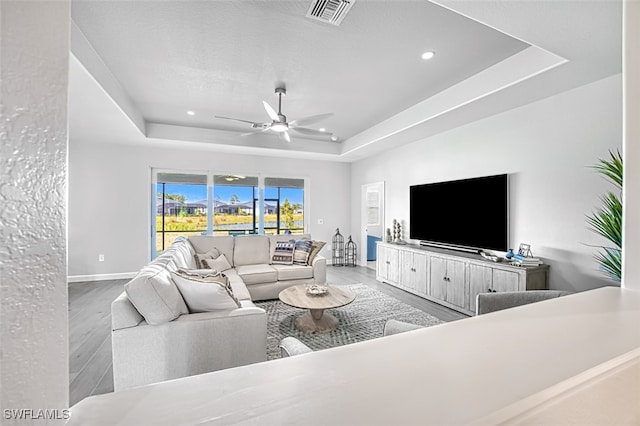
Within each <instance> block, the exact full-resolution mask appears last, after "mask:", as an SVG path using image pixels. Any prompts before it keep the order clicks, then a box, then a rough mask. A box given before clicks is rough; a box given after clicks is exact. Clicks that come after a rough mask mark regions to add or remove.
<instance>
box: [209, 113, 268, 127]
mask: <svg viewBox="0 0 640 426" xmlns="http://www.w3.org/2000/svg"><path fill="white" fill-rule="evenodd" d="M214 117H215V118H222V119H224V120H234V121H241V122H242V123H249V124H255V125H260V124H262V123H256V122H255V121H249V120H243V119H241V118H232V117H221V116H219V115H214Z"/></svg>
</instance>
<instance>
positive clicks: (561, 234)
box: [351, 75, 622, 291]
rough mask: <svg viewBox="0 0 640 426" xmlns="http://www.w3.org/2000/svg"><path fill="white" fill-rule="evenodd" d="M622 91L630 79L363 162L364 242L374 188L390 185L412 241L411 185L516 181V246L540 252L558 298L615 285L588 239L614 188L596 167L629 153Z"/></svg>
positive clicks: (391, 208) (390, 199)
mask: <svg viewBox="0 0 640 426" xmlns="http://www.w3.org/2000/svg"><path fill="white" fill-rule="evenodd" d="M621 84H622V83H621V76H620V75H617V76H613V77H609V78H606V79H604V80H601V81H598V82H595V83H592V84H589V85H586V86H583V87H580V88H577V89H574V90H571V91H569V92H565V93H562V94H559V95H556V96H553V97H551V98H547V99H544V100H541V101H538V102H535V103H533V104H529V105H526V106H524V107H521V108H517V109H514V110H511V111H508V112H505V113H502V114H499V115H496V116H493V117H489V118H486V119H483V120H480V121H477V122H475V123H471V124H468V125H466V126H462V127H459V128H457V129H454V130H451V131H448V132H446V133H442V134H439V135H436V136H433V137H430V138H427V139H424V140H421V141H418V142H414V143H412V144H409V145H405V146H402V147H399V148H398V149H395V150H393V151H391V152H386V153H384V154H382V155H378V156H375V157H372V158H367V159H364V160H361V161H359V162H357V163H354V164H353V167H352V180H351V192H352V202H351V207H352V215H351V220H352V229H353V230H354V233H359V229H360V223H359V222H360V210H359V209H360V205H359V203H360V197H359V196H358V195H359V194H360V187H361V185H362V184H364V183H369V182H378V181H385V182H386V189H387V194H386V208H387V211H386V222H387V225H386V226H387V227H389V226H390V224H391V222H392V220H393V219H394V218H395V219H398V220H400V221H402V223H403V225H405V230H406V232H405V233H404V234H405V235H407V236H408V235H409V228H408V220H409V186H410V185H414V184H422V183H429V182H436V181H444V180H451V179H461V178H467V177H475V176H483V175H492V174H499V173H509V174H510V175H511V181H510V184H511V192H510V197H511V224H510V225H511V228H510V233H511V242H510V245H511V246H513V247H516V248H517V246H518V244H519V243H521V242H525V243H529V244H531V248H532V251H533V253H534V255H536V256H540V257H542V258H544V259H545V261H546V263H548V264H549V265H550V266H551V269H550V271H551V277H550V287H551V288H553V289H563V290H571V291H580V290H586V289H590V288H595V287H599V286H602V285H614V283H612V282H610V281H607V280H606V279H604V278H603V276H602V275H601V274H600V272H599V271H598V265H597V263H596V262H595V261H594V260H593V258H592V255H593V252H594V249H593V248H591V247H589V246H588V244H600V243H604V241H602V240H601V239H600V238H599V237H597V236H596V235H595V234H594V233H592V232H590V231H588V230H587V226H586V222H585V215H586V214H588V213H590V212H591V211H592V210H593V209H594V208H595V207H596V206H597V205H598V204H599V197H600V195H601V194H602V193H603V192H604V191H606V190H607V189H608V188H609V186H608V184H607V183H606V181H604V179H602V178H601V177H600V176H599V175H598V174H596V173H595V172H594V171H592V170H591V169H590V167H589V166H590V165H593V164H594V163H596V162H597V160H598V159H599V158H604V157H606V156H607V155H608V150H609V149H612V150H615V149H621V140H622V134H621V117H622V97H621V96H622V95H621ZM432 207H433V208H439V207H438V206H432ZM481 212H482V206H479V209H478V213H479V214H481ZM358 238H359V237H358ZM358 241H359V239H358Z"/></svg>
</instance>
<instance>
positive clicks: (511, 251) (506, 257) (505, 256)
mask: <svg viewBox="0 0 640 426" xmlns="http://www.w3.org/2000/svg"><path fill="white" fill-rule="evenodd" d="M512 257H513V249H509V251H508V252H507V254H505V255H504V258H505V259H511V258H512Z"/></svg>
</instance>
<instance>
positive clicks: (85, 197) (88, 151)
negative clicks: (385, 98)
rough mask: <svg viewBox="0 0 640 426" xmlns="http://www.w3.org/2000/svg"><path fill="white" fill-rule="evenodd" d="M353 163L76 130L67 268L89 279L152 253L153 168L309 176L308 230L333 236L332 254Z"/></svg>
mask: <svg viewBox="0 0 640 426" xmlns="http://www.w3.org/2000/svg"><path fill="white" fill-rule="evenodd" d="M350 167H351V166H350V164H347V163H337V162H326V161H310V160H299V159H283V158H275V157H260V156H239V155H235V154H227V153H217V152H215V151H213V150H211V149H206V148H204V149H200V150H195V149H191V148H188V149H175V148H166V147H162V148H160V147H149V146H141V145H138V146H130V145H129V146H128V145H120V144H99V143H92V142H91V141H82V140H75V139H74V138H73V135H71V141H70V166H69V275H70V276H71V277H78V276H80V277H79V278H83V279H84V278H91V276H94V275H104V274H122V273H131V272H135V271H137V270H138V269H140V267H142V266H143V265H144V264H146V263H147V262H148V261H149V252H150V242H149V238H150V237H149V233H150V223H149V220H150V219H149V218H150V191H151V190H150V179H151V168H162V169H177V170H183V171H203V170H205V171H206V170H212V171H215V172H219V173H222V174H224V173H234V174H245V175H249V176H256V175H257V174H258V173H261V174H263V175H265V176H276V177H283V176H284V177H288V176H291V177H304V178H307V179H308V182H309V183H310V189H309V194H308V195H309V199H310V202H309V206H308V207H309V211H310V214H311V216H310V218H308V219H309V222H308V223H309V229H308V230H307V231H308V232H310V233H311V235H312V236H313V237H314V238H316V239H321V240H324V241H327V243H328V244H327V246H326V247H325V249H323V252H322V254H323V255H325V256H327V257H328V258H330V245H331V238H332V235H333V233H334V232H335V229H336V227H340V229H341V231H343V230H344V232H348V231H349V229H348V228H349V225H350V216H349V215H350V211H349V208H350V204H349V196H350V194H349V178H350ZM153 194H154V195H155V191H154V193H153ZM319 219H322V220H323V222H324V223H323V224H322V225H319V224H318V220H319ZM344 232H343V233H344ZM99 254H104V255H105V261H104V262H98V255H99ZM87 276H89V277H87Z"/></svg>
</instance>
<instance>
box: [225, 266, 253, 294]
mask: <svg viewBox="0 0 640 426" xmlns="http://www.w3.org/2000/svg"><path fill="white" fill-rule="evenodd" d="M224 274H225V275H226V276H227V278H228V279H229V284H231V288H232V289H233V294H234V295H235V296H236V298H237V299H238V300H239V301H241V302H242V301H243V300H251V294H250V293H249V290H247V286H246V285H245V283H244V281H242V278H240V275H238V272H237V271H236V270H235V269H229V270H227V271H226V272H225V273H224Z"/></svg>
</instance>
